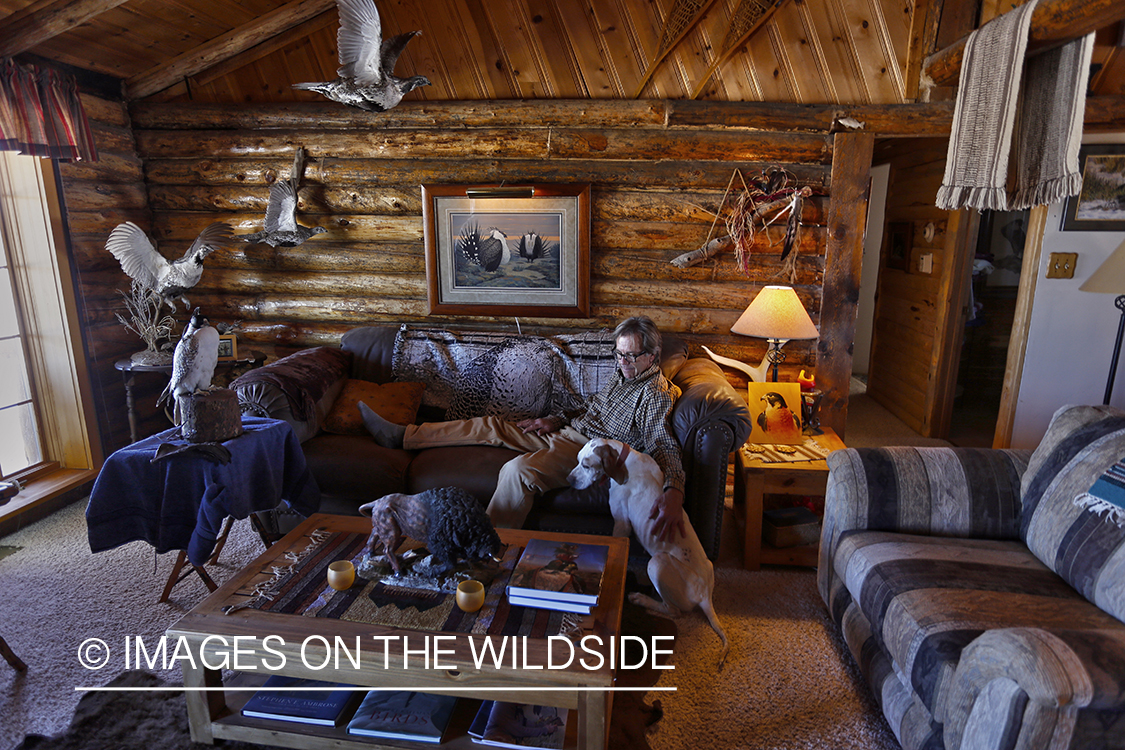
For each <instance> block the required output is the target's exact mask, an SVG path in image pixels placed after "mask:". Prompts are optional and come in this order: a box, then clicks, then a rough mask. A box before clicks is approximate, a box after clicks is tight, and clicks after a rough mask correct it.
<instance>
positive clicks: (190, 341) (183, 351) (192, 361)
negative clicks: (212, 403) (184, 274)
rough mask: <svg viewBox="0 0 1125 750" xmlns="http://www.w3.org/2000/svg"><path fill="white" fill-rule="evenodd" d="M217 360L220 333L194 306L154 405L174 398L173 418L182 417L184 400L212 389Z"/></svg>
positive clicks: (179, 418)
mask: <svg viewBox="0 0 1125 750" xmlns="http://www.w3.org/2000/svg"><path fill="white" fill-rule="evenodd" d="M218 361H219V332H218V331H217V330H215V329H214V328H212V327H211V324H210V323H209V322H208V321H207V318H205V317H204V316H203V312H202V311H201V310H200V309H199V308H198V307H197V308H195V310H194V311H193V312H192V314H191V320H190V321H189V322H188V325H187V327H185V328H184V332H183V335H182V336H180V341H179V343H177V344H176V352H175V354H174V355H173V356H172V377H171V379H170V380H169V381H168V385H167V387H165V388H164V391H163V392H162V393H161V394H160V398H159V399H157V401H156V405H157V406H163V405H164V403H165V402H166V401H168V399H169V398H171V399H173V400H174V406H173V411H172V421H173V422H174V423H175V424H180V423H181V421H182V419H183V411H184V399H186V398H187V397H188V396H190V395H191V394H193V393H196V392H198V391H206V390H210V389H211V378H212V377H214V375H215V365H216V364H217V363H218Z"/></svg>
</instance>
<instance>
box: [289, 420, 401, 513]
mask: <svg viewBox="0 0 1125 750" xmlns="http://www.w3.org/2000/svg"><path fill="white" fill-rule="evenodd" d="M301 447H302V448H303V449H304V451H305V460H306V461H307V462H308V465H309V470H310V471H311V472H312V474H313V476H314V477H316V483H317V485H319V487H320V492H321V494H322V495H327V496H330V497H340V498H348V499H353V500H354V499H360V500H362V502H367V501H368V500H374V499H376V498H380V497H382V496H383V495H389V494H390V493H392V492H406V491H407V489H406V473H407V469H408V467H409V466H410V460H411V459H412V458H413V456H414V454H413V453H412V452H410V451H404V450H396V449H393V448H384V447H382V446H380V445H379V444H378V443H376V442H375V441H374V440H372V439H371V438H370V437H355V436H352V435H333V434H332V433H330V432H321V433H320V434H319V435H317V436H316V437H313V438H310V439H309V440H308V441H306V442H305V443H304V444H303V445H302V446H301ZM356 507H357V508H358V507H359V503H357V504H356Z"/></svg>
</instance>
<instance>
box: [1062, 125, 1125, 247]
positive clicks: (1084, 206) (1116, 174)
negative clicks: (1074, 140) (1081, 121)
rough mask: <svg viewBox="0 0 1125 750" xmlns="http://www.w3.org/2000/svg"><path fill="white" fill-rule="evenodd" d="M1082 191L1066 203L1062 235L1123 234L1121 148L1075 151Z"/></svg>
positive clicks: (1124, 160) (1124, 164)
mask: <svg viewBox="0 0 1125 750" xmlns="http://www.w3.org/2000/svg"><path fill="white" fill-rule="evenodd" d="M1078 169H1079V171H1080V172H1081V173H1082V190H1081V191H1080V192H1079V193H1078V195H1072V196H1070V197H1069V198H1067V199H1066V205H1065V206H1064V207H1063V215H1062V226H1061V227H1060V229H1061V230H1062V231H1064V232H1125V144H1120V143H1117V144H1113V143H1099V144H1090V145H1088V146H1082V148H1080V149H1079V151H1078Z"/></svg>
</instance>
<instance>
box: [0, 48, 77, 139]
mask: <svg viewBox="0 0 1125 750" xmlns="http://www.w3.org/2000/svg"><path fill="white" fill-rule="evenodd" d="M0 150H3V151H19V152H21V153H24V154H28V155H29V156H46V157H50V158H52V159H75V160H82V161H97V160H98V150H97V147H96V146H95V145H94V137H93V135H92V134H91V133H90V123H89V122H88V121H87V120H86V111H85V109H84V108H83V107H82V100H81V99H80V98H79V97H78V87H77V85H76V84H75V81H74V78H73V77H72V76H67V75H62V74H60V73H58V72H57V71H55V70H51V69H50V68H38V67H36V66H34V65H30V66H27V67H24V66H20V65H17V64H16V63H15V62H14V61H13V60H12V59H11V58H3V59H0Z"/></svg>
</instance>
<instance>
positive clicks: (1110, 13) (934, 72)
mask: <svg viewBox="0 0 1125 750" xmlns="http://www.w3.org/2000/svg"><path fill="white" fill-rule="evenodd" d="M1009 12H1011V11H1009ZM1123 15H1125V8H1123V7H1122V3H1121V0H1040V2H1039V5H1037V6H1035V10H1034V11H1032V14H1031V28H1030V30H1029V31H1028V38H1027V53H1028V54H1029V55H1030V54H1035V53H1036V52H1043V51H1045V50H1048V49H1052V48H1054V47H1058V46H1060V45H1062V44H1066V43H1067V42H1069V41H1070V40H1072V39H1077V38H1078V37H1081V36H1085V35H1086V34H1089V33H1091V32H1094V31H1097V30H1098V29H1100V28H1103V27H1105V26H1109V25H1110V24H1112V23H1116V22H1117V21H1120V20H1121V19H1122V16H1123ZM968 40H969V37H968V36H967V35H966V36H964V37H961V38H960V39H958V40H957V41H956V42H954V43H953V44H951V45H949V46H948V47H946V48H945V49H942V50H939V51H938V52H935V53H934V54H932V55H930V56H929V57H927V58H926V61H925V63H924V64H923V66H922V74H923V75H924V76H929V77H930V78H931V79H932V80H933V82H934V83H935V84H937V85H938V86H956V85H957V82H958V80H959V77H960V74H961V61H962V59H963V58H964V56H965V43H966V42H968Z"/></svg>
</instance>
